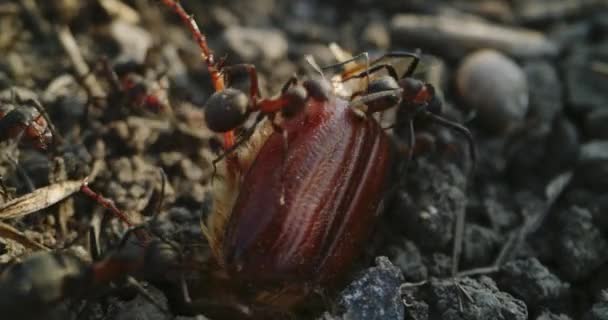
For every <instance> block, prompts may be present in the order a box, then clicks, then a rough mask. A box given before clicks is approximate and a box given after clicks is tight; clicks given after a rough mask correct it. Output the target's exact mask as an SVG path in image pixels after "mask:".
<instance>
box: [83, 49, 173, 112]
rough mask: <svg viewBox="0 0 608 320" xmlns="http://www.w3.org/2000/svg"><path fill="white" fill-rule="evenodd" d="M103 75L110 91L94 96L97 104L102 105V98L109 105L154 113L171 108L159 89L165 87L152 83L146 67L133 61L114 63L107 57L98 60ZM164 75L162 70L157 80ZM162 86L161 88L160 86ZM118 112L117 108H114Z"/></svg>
mask: <svg viewBox="0 0 608 320" xmlns="http://www.w3.org/2000/svg"><path fill="white" fill-rule="evenodd" d="M98 66H100V67H101V72H102V73H103V76H104V77H105V78H106V79H107V81H108V83H109V87H110V93H109V94H108V95H106V96H102V97H92V99H94V100H95V101H97V102H95V103H94V104H95V105H96V106H100V104H99V101H100V100H104V99H107V100H106V104H107V105H109V106H116V105H118V106H124V107H128V108H130V109H134V110H141V111H144V112H150V113H153V114H161V113H163V112H167V111H168V110H169V107H168V105H167V104H166V103H165V102H163V100H164V99H163V98H161V97H160V96H159V91H160V90H159V89H165V88H163V86H162V85H160V84H152V83H151V81H150V80H149V79H147V78H146V77H145V76H144V74H145V67H144V66H143V65H141V64H138V63H136V62H133V61H128V62H124V63H120V64H116V65H114V66H113V65H112V64H111V63H110V62H109V61H108V59H107V58H106V57H102V58H101V60H100V61H99V62H98ZM163 76H164V72H161V73H160V74H159V75H158V77H157V81H160V80H161V79H162V77H163ZM158 87H160V88H158ZM113 111H114V112H113V113H114V114H116V112H117V110H116V109H113Z"/></svg>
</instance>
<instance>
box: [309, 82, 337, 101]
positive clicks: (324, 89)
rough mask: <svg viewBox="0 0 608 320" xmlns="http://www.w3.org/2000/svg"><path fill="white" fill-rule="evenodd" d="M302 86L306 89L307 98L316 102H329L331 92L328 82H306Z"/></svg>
mask: <svg viewBox="0 0 608 320" xmlns="http://www.w3.org/2000/svg"><path fill="white" fill-rule="evenodd" d="M302 85H303V86H304V88H306V92H307V93H308V96H309V97H311V98H313V99H315V100H317V101H327V100H329V93H330V92H331V86H330V84H329V82H327V81H324V80H319V81H318V80H306V81H304V83H303V84H302Z"/></svg>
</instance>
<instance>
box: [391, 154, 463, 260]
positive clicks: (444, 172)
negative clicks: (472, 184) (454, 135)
mask: <svg viewBox="0 0 608 320" xmlns="http://www.w3.org/2000/svg"><path fill="white" fill-rule="evenodd" d="M417 163H418V167H417V168H416V169H415V170H412V171H411V176H410V175H408V176H407V178H406V179H405V180H406V181H405V183H406V185H405V188H404V189H403V190H402V191H401V192H400V193H399V194H398V199H397V203H396V205H395V208H394V209H393V210H391V218H393V219H395V220H396V222H395V226H400V227H401V226H404V227H405V230H403V231H404V233H405V234H407V235H408V238H410V239H412V240H413V241H414V242H415V243H416V245H417V246H418V247H419V248H421V249H422V250H437V249H442V248H444V247H445V246H446V245H448V244H449V243H450V241H451V240H452V237H453V221H454V220H455V217H456V215H457V214H462V213H463V211H464V209H465V206H466V196H465V194H464V190H463V188H464V181H465V180H464V175H463V173H462V171H460V170H459V169H458V167H457V166H456V165H455V164H453V163H450V164H444V165H441V166H439V165H436V164H433V163H430V162H429V161H428V160H426V159H419V160H418V161H417Z"/></svg>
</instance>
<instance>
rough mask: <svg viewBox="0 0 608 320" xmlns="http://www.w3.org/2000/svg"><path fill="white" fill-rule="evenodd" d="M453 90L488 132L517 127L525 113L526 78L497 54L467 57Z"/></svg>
mask: <svg viewBox="0 0 608 320" xmlns="http://www.w3.org/2000/svg"><path fill="white" fill-rule="evenodd" d="M456 87H457V89H458V94H459V96H460V97H461V98H462V100H463V102H464V103H465V104H466V105H467V106H469V107H470V108H472V109H473V110H475V111H476V112H477V116H478V117H479V121H480V123H481V124H482V125H483V127H484V128H485V129H487V130H488V131H490V132H493V133H504V132H506V131H508V130H510V129H512V128H513V127H515V126H517V125H520V124H521V123H522V121H523V120H524V118H525V116H526V114H527V112H528V101H529V96H528V83H527V80H526V75H525V73H524V72H523V70H522V69H521V68H520V67H519V66H518V65H517V64H516V63H515V62H514V61H513V60H511V59H510V58H508V57H507V56H505V55H503V54H502V53H500V52H498V51H494V50H481V51H477V52H475V53H473V54H471V55H469V56H467V57H466V58H465V59H464V61H462V62H461V64H460V67H459V68H458V71H457V74H456Z"/></svg>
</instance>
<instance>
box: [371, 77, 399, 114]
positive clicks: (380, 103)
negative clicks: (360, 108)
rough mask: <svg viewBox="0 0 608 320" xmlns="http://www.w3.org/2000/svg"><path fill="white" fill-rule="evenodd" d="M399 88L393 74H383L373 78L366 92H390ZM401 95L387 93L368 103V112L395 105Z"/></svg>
mask: <svg viewBox="0 0 608 320" xmlns="http://www.w3.org/2000/svg"><path fill="white" fill-rule="evenodd" d="M397 89H399V84H398V83H397V81H395V79H394V78H393V77H391V76H383V77H379V78H377V79H374V80H372V81H371V82H370V83H369V86H368V87H367V92H366V94H374V93H381V92H390V91H395V90H397ZM400 100H401V97H400V96H399V95H397V94H393V95H385V96H382V97H381V98H378V99H374V100H372V101H370V102H368V103H367V107H368V113H373V112H379V111H383V110H386V109H388V108H391V107H393V106H395V105H396V104H397V103H399V101H400Z"/></svg>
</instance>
